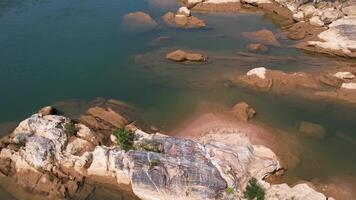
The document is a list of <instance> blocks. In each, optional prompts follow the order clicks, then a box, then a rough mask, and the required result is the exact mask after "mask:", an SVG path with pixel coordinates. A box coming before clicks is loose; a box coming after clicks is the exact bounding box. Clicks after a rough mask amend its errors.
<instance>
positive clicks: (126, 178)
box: [0, 108, 326, 200]
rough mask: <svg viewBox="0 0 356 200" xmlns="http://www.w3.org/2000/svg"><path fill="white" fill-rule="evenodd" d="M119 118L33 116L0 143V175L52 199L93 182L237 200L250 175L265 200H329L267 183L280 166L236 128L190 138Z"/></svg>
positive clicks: (147, 193) (147, 195)
mask: <svg viewBox="0 0 356 200" xmlns="http://www.w3.org/2000/svg"><path fill="white" fill-rule="evenodd" d="M123 119H124V118H123V117H122V116H120V115H119V114H117V113H115V112H113V111H112V110H110V109H103V108H93V109H92V110H90V111H88V113H87V114H86V115H84V116H83V117H82V119H81V120H83V122H84V121H85V122H86V123H87V124H88V125H91V126H93V129H92V128H89V127H88V126H86V125H84V124H82V123H77V122H74V121H72V120H71V119H69V118H66V117H64V116H57V115H43V114H34V115H32V116H31V117H30V118H28V119H26V120H24V121H23V122H21V123H20V124H19V126H18V127H17V128H16V129H15V130H14V131H13V132H12V133H11V134H10V135H9V136H7V137H5V138H4V139H2V141H1V151H0V172H1V174H2V175H3V176H6V177H8V178H12V179H14V180H15V182H16V184H17V185H18V186H19V187H21V188H24V189H26V190H28V191H29V192H32V193H35V194H39V195H41V196H42V197H45V198H49V199H86V198H88V196H90V195H91V194H92V192H93V191H94V190H95V185H96V184H106V185H107V184H110V185H112V186H113V187H114V188H117V189H118V190H123V191H126V192H128V193H129V192H130V191H133V193H134V194H135V195H136V196H137V197H139V198H140V199H144V200H152V199H162V200H163V199H191V200H198V199H199V200H200V199H240V198H242V196H243V191H244V188H245V186H246V184H247V182H248V181H249V180H250V178H251V177H255V178H257V179H258V181H259V182H260V184H261V185H263V186H264V187H265V189H266V196H267V199H288V198H294V199H306V198H307V199H315V200H319V199H320V200H325V199H326V197H325V196H324V195H323V194H321V193H318V192H316V191H315V190H313V189H312V188H311V187H309V186H308V185H306V184H300V185H297V186H294V187H292V188H291V187H289V186H288V185H286V184H282V185H270V184H269V183H267V182H265V181H264V180H263V179H264V178H266V177H267V176H270V175H272V174H273V173H275V172H276V171H278V170H279V169H280V168H281V166H280V164H279V162H278V159H277V157H276V156H275V154H274V153H273V152H272V151H271V150H269V149H268V148H266V147H264V146H261V145H252V144H251V143H250V141H249V139H248V138H247V136H246V135H244V134H243V133H241V132H239V131H238V130H227V131H225V132H223V133H221V132H219V134H216V133H214V131H212V132H211V133H209V134H206V135H205V136H204V137H201V138H198V139H197V140H196V141H193V140H187V139H179V138H174V137H169V136H166V135H162V134H159V133H156V134H148V133H146V132H143V131H142V130H140V129H137V128H135V127H134V126H132V125H127V123H129V121H127V120H123ZM98 123H103V125H101V124H98ZM123 126H126V128H130V130H131V131H132V134H134V141H133V150H129V151H124V150H122V149H121V148H120V147H119V146H118V145H117V144H116V143H115V137H113V136H112V135H111V134H110V136H108V135H107V134H108V132H107V131H108V130H109V129H113V128H115V127H117V128H123ZM102 131H103V133H102ZM103 137H109V138H111V139H110V140H103V139H102V138H103ZM227 188H232V190H233V192H231V189H230V190H229V191H228V190H227ZM281 194H282V195H281Z"/></svg>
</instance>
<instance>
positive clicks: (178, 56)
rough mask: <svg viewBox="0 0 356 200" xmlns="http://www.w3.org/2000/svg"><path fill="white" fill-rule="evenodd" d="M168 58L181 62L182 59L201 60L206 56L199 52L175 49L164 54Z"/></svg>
mask: <svg viewBox="0 0 356 200" xmlns="http://www.w3.org/2000/svg"><path fill="white" fill-rule="evenodd" d="M166 58H167V59H168V60H172V61H176V62H182V61H192V62H203V61H205V60H206V58H205V57H204V56H203V55H202V54H199V53H188V52H185V51H182V50H176V51H173V52H170V53H168V54H167V55H166Z"/></svg>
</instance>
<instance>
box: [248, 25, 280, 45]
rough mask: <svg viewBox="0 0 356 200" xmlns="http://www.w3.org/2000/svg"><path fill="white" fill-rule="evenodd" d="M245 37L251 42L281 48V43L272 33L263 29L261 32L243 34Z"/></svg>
mask: <svg viewBox="0 0 356 200" xmlns="http://www.w3.org/2000/svg"><path fill="white" fill-rule="evenodd" d="M243 35H244V36H245V37H247V38H249V39H250V40H253V41H256V42H260V43H262V44H267V45H274V46H279V45H280V44H279V42H278V40H277V39H276V37H275V36H274V34H273V33H272V31H270V30H268V29H262V30H259V31H255V32H248V33H243Z"/></svg>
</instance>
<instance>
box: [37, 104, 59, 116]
mask: <svg viewBox="0 0 356 200" xmlns="http://www.w3.org/2000/svg"><path fill="white" fill-rule="evenodd" d="M38 113H39V114H42V116H46V115H55V114H56V113H57V110H56V109H55V108H54V107H52V106H46V107H43V108H41V109H40V110H39V111H38Z"/></svg>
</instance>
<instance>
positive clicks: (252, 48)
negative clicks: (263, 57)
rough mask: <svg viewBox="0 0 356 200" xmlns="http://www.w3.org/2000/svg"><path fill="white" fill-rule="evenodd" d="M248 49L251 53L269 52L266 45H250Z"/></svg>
mask: <svg viewBox="0 0 356 200" xmlns="http://www.w3.org/2000/svg"><path fill="white" fill-rule="evenodd" d="M246 49H247V50H249V51H250V52H262V53H265V52H267V51H268V47H267V46H266V45H263V44H259V43H253V44H249V45H247V46H246Z"/></svg>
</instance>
